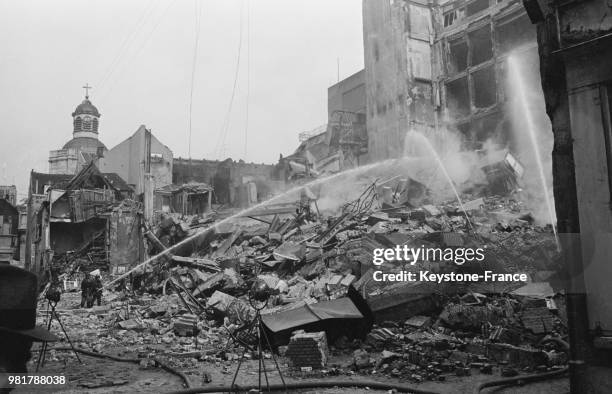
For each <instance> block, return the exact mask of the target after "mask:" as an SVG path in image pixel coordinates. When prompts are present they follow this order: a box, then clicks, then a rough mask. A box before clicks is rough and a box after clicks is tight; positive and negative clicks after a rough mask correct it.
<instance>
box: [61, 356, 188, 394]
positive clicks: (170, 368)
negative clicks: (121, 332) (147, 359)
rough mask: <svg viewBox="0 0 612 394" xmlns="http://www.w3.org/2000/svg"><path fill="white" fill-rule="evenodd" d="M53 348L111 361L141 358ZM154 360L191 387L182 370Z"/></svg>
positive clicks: (132, 360) (131, 360) (133, 360)
mask: <svg viewBox="0 0 612 394" xmlns="http://www.w3.org/2000/svg"><path fill="white" fill-rule="evenodd" d="M53 350H58V351H62V350H64V351H72V350H74V351H75V352H78V353H81V354H84V355H86V356H91V357H97V358H106V359H109V360H113V361H120V362H126V363H134V364H140V361H141V360H142V359H140V358H125V357H119V356H112V355H110V354H104V353H96V352H90V351H89V350H85V349H79V348H74V349H72V348H71V347H68V346H67V347H58V348H53ZM151 360H153V361H154V362H155V364H156V365H159V367H160V368H161V369H163V370H164V371H167V372H170V373H171V374H173V375H176V376H178V377H179V378H180V379H181V380H182V381H183V383H184V384H185V386H186V387H187V388H189V387H191V382H190V381H189V378H188V377H187V376H186V375H185V374H184V373H182V372H180V371H177V370H176V369H174V368H172V367H171V366H169V365H168V364H166V363H164V362H162V361H160V360H159V359H157V358H153V359H151Z"/></svg>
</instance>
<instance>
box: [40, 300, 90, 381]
mask: <svg viewBox="0 0 612 394" xmlns="http://www.w3.org/2000/svg"><path fill="white" fill-rule="evenodd" d="M47 302H48V304H47V319H48V320H47V330H51V323H53V319H54V318H55V320H57V322H58V323H59V325H60V327H61V329H62V332H63V333H64V336H65V337H66V340H67V341H68V343H69V344H70V347H71V348H72V351H73V352H74V355H75V356H76V358H77V360H79V363H81V364H83V361H81V358H80V357H79V354H78V353H77V351H76V349H75V348H74V345H73V344H72V341H71V340H70V337H69V336H68V333H67V332H66V330H65V329H64V324H62V321H61V320H60V317H59V315H58V313H57V312H56V311H55V307H56V305H57V301H51V300H47ZM49 307H51V309H49ZM47 346H48V342H43V343H42V346H41V347H40V351H39V353H38V362H37V363H36V372H38V369H39V368H40V367H41V366H44V365H45V357H46V355H47Z"/></svg>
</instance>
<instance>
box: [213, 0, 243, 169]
mask: <svg viewBox="0 0 612 394" xmlns="http://www.w3.org/2000/svg"><path fill="white" fill-rule="evenodd" d="M243 8H244V1H243V2H242V3H240V33H239V37H238V54H237V59H236V69H235V72H234V83H233V86H232V94H231V96H230V101H229V105H228V108H227V113H226V114H225V118H224V120H223V124H222V126H221V129H220V130H219V136H218V138H217V143H216V145H215V153H216V156H217V157H218V158H220V156H221V155H222V154H223V151H222V149H223V147H224V146H225V140H226V138H227V134H228V131H229V124H230V117H231V113H232V106H233V105H234V97H235V96H236V87H237V85H238V74H239V71H240V56H241V53H242V30H243V19H242V11H243Z"/></svg>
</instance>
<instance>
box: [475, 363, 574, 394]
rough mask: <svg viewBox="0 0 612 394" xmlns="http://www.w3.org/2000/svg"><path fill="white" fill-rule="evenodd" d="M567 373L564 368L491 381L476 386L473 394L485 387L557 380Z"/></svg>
mask: <svg viewBox="0 0 612 394" xmlns="http://www.w3.org/2000/svg"><path fill="white" fill-rule="evenodd" d="M568 371H569V368H568V367H565V368H563V369H560V370H558V371H552V372H544V373H536V374H533V375H526V376H515V377H513V378H507V379H498V380H491V381H488V382H483V383H480V384H479V385H478V386H476V388H475V389H474V394H480V392H481V391H482V389H484V388H487V387H497V386H510V385H523V384H525V383H532V382H537V381H540V380H547V379H552V378H557V377H561V376H563V375H565V374H566V373H567V372H568Z"/></svg>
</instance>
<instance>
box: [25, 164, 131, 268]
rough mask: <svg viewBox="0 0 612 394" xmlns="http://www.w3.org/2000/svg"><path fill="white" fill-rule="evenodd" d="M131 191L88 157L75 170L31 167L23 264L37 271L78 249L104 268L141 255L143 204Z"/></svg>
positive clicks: (74, 254)
mask: <svg viewBox="0 0 612 394" xmlns="http://www.w3.org/2000/svg"><path fill="white" fill-rule="evenodd" d="M133 197H134V193H133V189H132V188H131V187H130V186H129V185H127V184H126V183H125V181H123V180H122V179H121V177H119V176H118V175H117V174H114V173H101V172H100V171H99V170H98V168H97V167H96V166H95V164H94V163H92V162H90V163H89V164H88V165H87V166H86V167H84V168H83V169H81V171H79V173H78V174H76V175H75V176H71V175H66V174H41V173H36V172H32V173H31V176H30V190H29V203H28V226H27V235H26V244H27V245H26V261H25V265H26V267H27V268H29V269H30V270H33V271H35V272H42V271H45V270H48V269H49V267H50V265H51V264H52V263H53V261H54V260H59V259H63V261H64V262H66V261H70V260H72V257H74V258H79V257H83V256H81V255H84V256H85V258H86V259H87V260H88V261H90V262H92V263H95V264H98V263H99V264H101V265H103V266H105V267H106V266H109V268H114V267H115V266H129V265H133V264H134V263H136V262H138V261H141V260H142V258H143V249H142V247H141V242H140V239H141V237H140V230H141V217H142V206H141V205H140V204H138V203H136V202H135V201H133ZM126 202H130V203H128V204H126Z"/></svg>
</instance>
